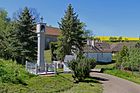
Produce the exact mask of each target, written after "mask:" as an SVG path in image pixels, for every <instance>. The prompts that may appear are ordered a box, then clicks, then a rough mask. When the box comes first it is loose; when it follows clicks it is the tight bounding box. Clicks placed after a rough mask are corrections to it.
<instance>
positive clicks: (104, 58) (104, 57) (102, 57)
mask: <svg viewBox="0 0 140 93" xmlns="http://www.w3.org/2000/svg"><path fill="white" fill-rule="evenodd" d="M85 56H86V57H87V58H95V60H96V61H99V62H111V61H112V53H85Z"/></svg>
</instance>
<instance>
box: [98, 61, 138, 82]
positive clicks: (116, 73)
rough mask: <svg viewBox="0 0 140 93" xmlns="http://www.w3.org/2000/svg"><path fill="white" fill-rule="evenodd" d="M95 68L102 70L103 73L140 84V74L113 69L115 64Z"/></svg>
mask: <svg viewBox="0 0 140 93" xmlns="http://www.w3.org/2000/svg"><path fill="white" fill-rule="evenodd" d="M96 68H102V69H103V70H104V73H107V74H110V75H114V76H117V77H120V78H123V79H126V80H129V81H132V82H135V83H137V84H140V74H138V73H132V72H131V71H125V70H118V69H115V63H111V64H102V65H97V66H96Z"/></svg>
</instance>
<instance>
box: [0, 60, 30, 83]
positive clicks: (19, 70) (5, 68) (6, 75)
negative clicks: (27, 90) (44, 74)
mask: <svg viewBox="0 0 140 93" xmlns="http://www.w3.org/2000/svg"><path fill="white" fill-rule="evenodd" d="M30 77H33V76H32V75H31V74H29V73H28V72H26V71H25V68H24V67H23V66H22V65H17V64H16V63H14V62H12V61H5V60H0V82H1V83H13V84H23V85H26V80H28V79H29V78H30Z"/></svg>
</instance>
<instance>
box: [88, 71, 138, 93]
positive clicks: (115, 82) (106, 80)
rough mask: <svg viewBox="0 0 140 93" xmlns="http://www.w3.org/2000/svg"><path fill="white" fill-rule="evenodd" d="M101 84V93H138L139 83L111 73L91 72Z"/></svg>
mask: <svg viewBox="0 0 140 93" xmlns="http://www.w3.org/2000/svg"><path fill="white" fill-rule="evenodd" d="M91 76H92V77H93V78H96V79H98V80H99V81H100V82H101V83H102V85H103V93H140V85H138V84H136V83H133V82H130V81H128V80H124V79H121V78H118V77H115V76H112V75H108V74H103V73H95V72H91Z"/></svg>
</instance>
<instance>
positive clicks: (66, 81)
mask: <svg viewBox="0 0 140 93" xmlns="http://www.w3.org/2000/svg"><path fill="white" fill-rule="evenodd" d="M81 91H82V93H102V86H101V84H100V83H98V82H97V81H96V80H94V79H92V78H90V79H87V80H86V81H85V82H80V83H73V78H72V76H71V74H59V75H53V76H43V75H42V76H35V75H31V74H29V73H27V72H26V71H25V68H24V67H23V66H22V65H17V64H16V63H14V62H12V61H5V60H0V93H56V92H59V93H81Z"/></svg>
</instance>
